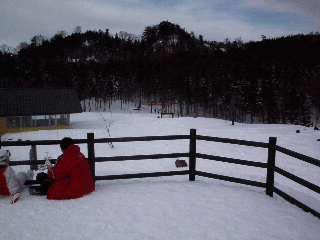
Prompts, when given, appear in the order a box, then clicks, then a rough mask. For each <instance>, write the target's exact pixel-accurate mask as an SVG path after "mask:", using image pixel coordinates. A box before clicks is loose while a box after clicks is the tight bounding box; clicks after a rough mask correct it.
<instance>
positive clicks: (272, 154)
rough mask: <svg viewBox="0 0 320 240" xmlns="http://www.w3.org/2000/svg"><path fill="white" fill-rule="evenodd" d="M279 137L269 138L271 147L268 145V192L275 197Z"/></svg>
mask: <svg viewBox="0 0 320 240" xmlns="http://www.w3.org/2000/svg"><path fill="white" fill-rule="evenodd" d="M276 144H277V138H275V137H270V138H269V147H268V163H267V165H268V166H267V186H266V194H267V195H269V196H270V197H273V187H274V167H275V163H276V149H275V146H276Z"/></svg>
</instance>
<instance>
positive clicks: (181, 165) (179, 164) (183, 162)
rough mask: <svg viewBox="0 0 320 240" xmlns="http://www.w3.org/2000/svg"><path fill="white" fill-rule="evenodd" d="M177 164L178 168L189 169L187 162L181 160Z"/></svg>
mask: <svg viewBox="0 0 320 240" xmlns="http://www.w3.org/2000/svg"><path fill="white" fill-rule="evenodd" d="M175 163H176V167H177V168H180V167H188V164H187V162H186V161H185V160H179V159H177V160H176V162H175Z"/></svg>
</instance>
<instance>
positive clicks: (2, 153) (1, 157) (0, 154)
mask: <svg viewBox="0 0 320 240" xmlns="http://www.w3.org/2000/svg"><path fill="white" fill-rule="evenodd" d="M10 156H11V153H10V151H9V150H3V149H0V165H8V163H7V162H4V161H5V160H7V159H8V158H9V157H10Z"/></svg>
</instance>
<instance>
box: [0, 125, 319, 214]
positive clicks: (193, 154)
mask: <svg viewBox="0 0 320 240" xmlns="http://www.w3.org/2000/svg"><path fill="white" fill-rule="evenodd" d="M182 139H188V140H189V152H185V153H170V154H153V155H134V156H116V157H96V156H95V150H94V145H95V144H96V143H108V142H113V143H115V142H136V141H168V140H182ZM198 140H202V141H212V142H221V143H229V144H236V145H244V146H251V147H260V148H266V149H268V159H267V163H262V162H254V161H248V160H242V159H234V158H227V157H220V156H213V155H207V154H202V153H197V141H198ZM276 141H277V139H276V138H274V137H270V138H269V142H268V143H263V142H254V141H245V140H237V139H229V138H219V137H209V136H201V135H197V134H196V129H190V134H189V135H170V136H147V137H124V138H100V139H95V138H94V134H93V133H88V134H87V139H74V142H75V144H82V143H86V144H87V146H88V161H89V164H90V168H91V171H92V175H93V177H94V179H95V180H114V179H130V178H145V177H161V176H175V175H189V181H195V178H196V176H202V177H208V178H213V179H218V180H224V181H229V182H235V183H240V184H246V185H251V186H255V187H261V188H265V189H266V194H267V195H268V196H270V197H273V193H276V194H278V195H279V196H281V197H282V198H284V199H285V200H287V201H289V202H290V203H292V204H295V205H297V206H298V207H300V208H301V209H303V210H304V211H306V212H310V213H311V214H313V215H314V216H316V217H318V218H319V219H320V213H319V212H317V211H315V210H314V209H312V208H310V207H308V206H306V205H305V204H303V203H301V202H300V201H298V200H296V199H295V198H293V197H292V196H289V195H288V194H286V193H285V192H283V191H281V190H280V189H279V188H277V187H275V186H274V175H275V173H279V174H280V175H282V176H284V177H286V178H289V179H290V180H292V181H294V182H296V183H298V184H300V185H302V186H304V187H306V188H308V189H310V190H312V191H314V192H316V193H319V194H320V187H319V186H317V185H315V184H313V183H310V182H308V181H306V180H304V179H302V178H299V177H297V176H295V175H293V174H291V173H289V172H287V171H285V170H283V169H281V168H279V167H277V166H276V164H275V160H276V151H279V152H281V153H284V154H287V155H289V156H291V157H294V158H297V159H299V160H302V161H305V162H307V163H310V164H313V165H314V166H317V167H320V161H319V160H317V159H314V158H311V157H308V156H305V155H303V154H300V153H297V152H294V151H291V150H288V149H285V148H283V147H280V146H278V145H277V144H276ZM57 144H60V140H43V141H28V142H22V141H20V142H19V141H17V142H12V141H7V142H1V139H0V148H1V146H29V145H33V146H35V145H57ZM179 157H187V158H189V169H188V170H178V171H170V172H152V173H135V174H122V175H107V176H96V174H95V163H96V162H109V161H126V160H146V159H165V158H179ZM197 158H202V159H207V160H214V161H220V162H226V163H233V164H240V165H246V166H250V167H258V168H265V169H266V170H267V177H266V182H257V181H252V180H248V179H242V178H235V177H230V176H223V175H218V174H214V173H208V172H202V171H197V170H196V159H197ZM44 162H45V160H36V161H35V160H24V161H11V162H10V165H12V166H14V165H37V164H44ZM52 162H54V161H52ZM35 183H36V181H35V180H31V181H27V182H26V184H35Z"/></svg>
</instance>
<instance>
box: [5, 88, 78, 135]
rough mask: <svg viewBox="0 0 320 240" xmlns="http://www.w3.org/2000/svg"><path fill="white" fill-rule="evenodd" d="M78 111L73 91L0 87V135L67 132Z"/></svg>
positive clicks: (76, 98)
mask: <svg viewBox="0 0 320 240" xmlns="http://www.w3.org/2000/svg"><path fill="white" fill-rule="evenodd" d="M81 112H82V109H81V105H80V100H79V97H78V94H77V92H76V90H75V89H70V88H65V89H30V88H0V134H4V133H9V132H24V131H34V130H51V129H61V128H66V129H68V128H70V114H71V113H81Z"/></svg>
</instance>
